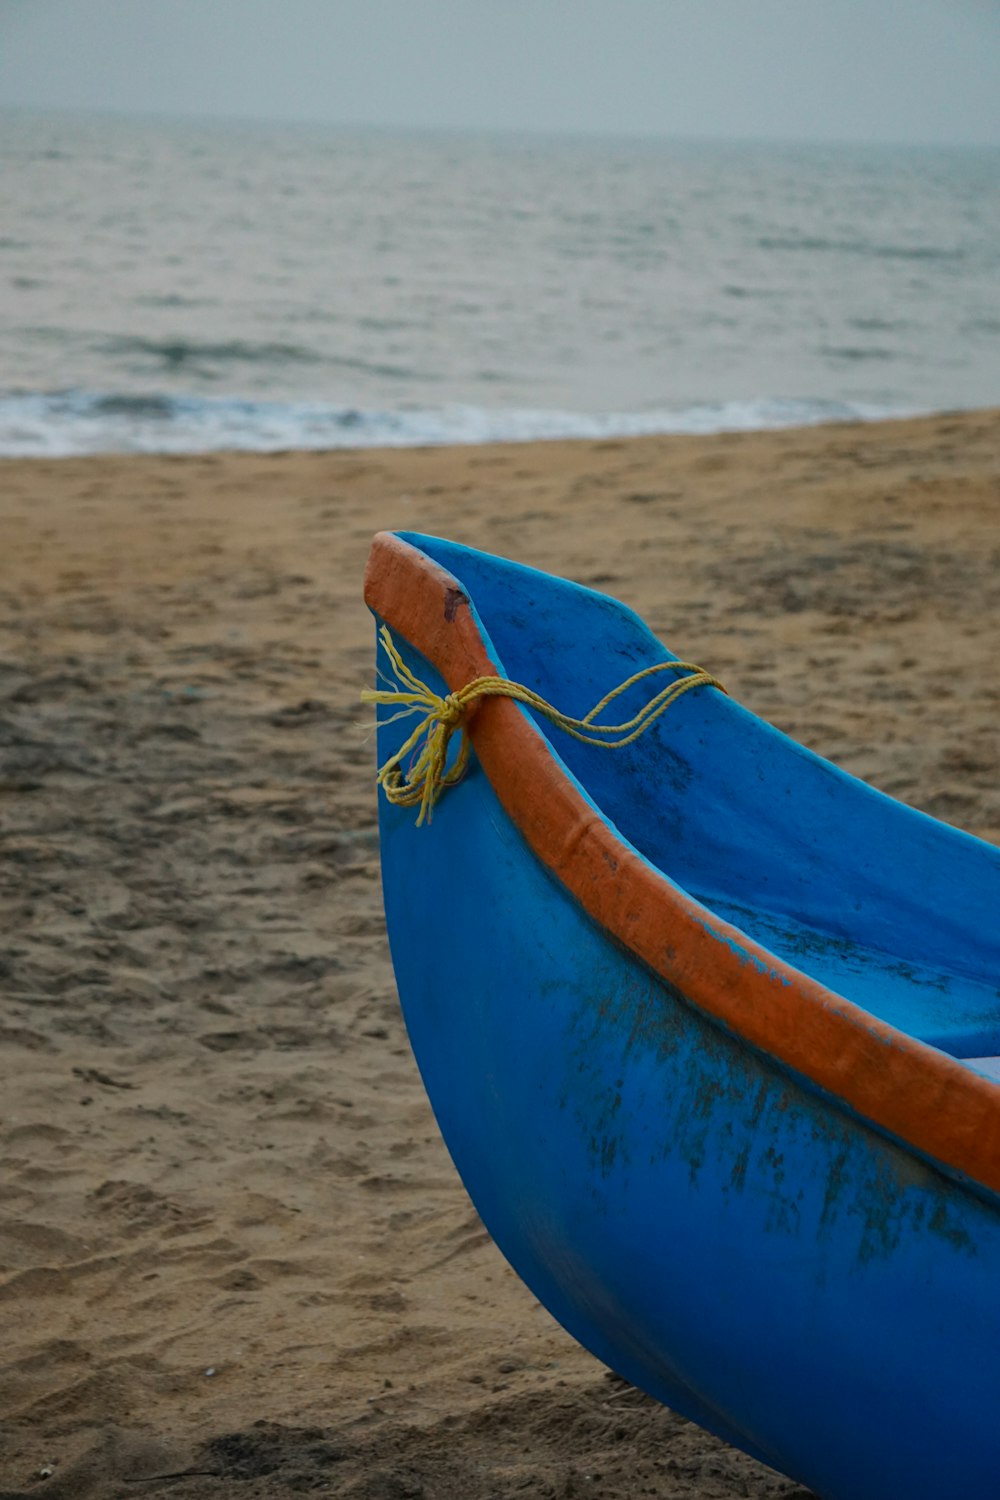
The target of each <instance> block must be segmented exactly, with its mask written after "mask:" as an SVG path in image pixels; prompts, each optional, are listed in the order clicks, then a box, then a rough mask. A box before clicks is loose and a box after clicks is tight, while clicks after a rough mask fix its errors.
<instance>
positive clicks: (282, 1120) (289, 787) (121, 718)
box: [0, 411, 1000, 1500]
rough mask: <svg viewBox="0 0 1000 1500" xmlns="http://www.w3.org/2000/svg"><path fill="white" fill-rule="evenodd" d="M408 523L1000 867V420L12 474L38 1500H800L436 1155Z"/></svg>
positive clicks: (21, 1222)
mask: <svg viewBox="0 0 1000 1500" xmlns="http://www.w3.org/2000/svg"><path fill="white" fill-rule="evenodd" d="M397 527H405V528H407V529H412V530H419V531H426V532H431V533H435V534H438V535H445V536H450V537H454V538H456V539H458V540H461V541H463V542H468V543H470V544H472V545H475V546H480V547H484V548H487V549H489V550H491V551H495V552H499V553H502V554H505V555H507V556H511V557H515V558H517V559H518V560H521V561H524V562H529V563H532V564H534V565H537V566H539V567H542V568H546V569H549V570H551V571H554V572H558V573H561V574H564V575H566V576H568V577H571V578H574V579H577V580H579V581H581V582H585V583H588V584H592V585H593V586H595V587H598V588H601V589H603V590H605V591H607V592H609V593H611V594H614V595H616V596H617V597H618V598H620V599H623V600H625V601H626V602H627V603H628V604H630V605H632V606H633V607H634V608H636V609H637V610H638V611H639V612H640V613H641V614H642V615H644V616H645V618H646V619H647V620H648V621H649V623H650V624H651V626H652V627H653V629H654V630H655V631H657V633H658V634H660V635H661V637H662V638H663V639H664V640H665V641H666V642H667V643H668V644H669V645H670V646H671V647H672V648H673V649H675V650H677V651H679V652H680V653H681V654H682V655H684V656H686V657H688V658H689V659H692V660H695V661H698V662H700V663H702V664H704V665H705V666H706V667H708V668H709V669H710V670H712V671H713V672H715V673H716V674H718V675H719V676H720V677H721V678H722V679H723V680H724V681H725V682H726V684H727V686H728V688H729V690H730V691H731V692H732V693H733V694H734V696H736V697H737V698H739V699H740V700H741V701H742V702H744V703H745V704H747V705H748V706H749V707H750V708H752V709H753V710H754V711H755V712H757V713H758V714H761V715H762V716H763V717H765V718H767V719H769V720H771V721H772V722H773V723H775V724H777V725H778V726H779V727H781V728H782V729H785V730H787V731H788V732H789V733H791V734H792V735H794V736H795V737H796V738H797V739H799V740H801V741H803V742H804V743H806V744H807V745H809V746H810V747H812V748H813V749H815V750H817V751H819V752H820V753H821V754H823V755H825V756H828V757H829V758H830V759H832V760H834V761H836V762H837V763H838V764H840V765H841V766H844V767H845V768H847V769H848V770H850V771H852V772H854V773H856V774H858V775H860V776H862V777H864V778H866V779H868V780H870V781H872V782H874V783H875V784H876V785H878V786H880V787H881V788H883V789H884V790H886V791H888V792H891V793H892V794H893V795H895V796H897V797H899V798H901V799H902V800H904V801H907V802H910V803H912V804H914V805H916V806H919V807H922V808H923V809H925V810H926V811H928V812H930V813H932V814H934V815H936V816H938V817H941V818H944V819H946V820H947V821H949V822H953V823H956V824H958V825H960V826H961V827H964V828H966V829H968V830H970V831H972V832H974V833H976V834H979V835H980V836H982V837H985V838H988V839H992V840H994V841H997V840H1000V784H998V781H997V774H996V773H997V762H998V754H997V752H998V711H1000V651H998V624H1000V411H997V412H975V413H965V414H958V415H942V416H937V417H930V418H924V419H919V420H913V421H906V422H892V423H884V424H878V425H872V426H861V425H843V426H834V427H826V428H812V429H801V430H791V431H786V432H771V433H763V432H756V433H748V434H739V435H727V436H715V437H707V438H695V437H672V438H643V439H634V440H626V441H618V440H615V441H598V442H577V443H559V442H553V443H546V444H526V445H520V446H503V447H488V448H474V447H464V448H450V449H449V448H424V449H416V450H394V451H390V450H378V451H371V452H366V453H359V452H344V451H342V452H334V453H294V452H290V453H278V454H273V455H259V454H248V455H235V454H225V455H221V454H212V455H209V456H198V457H190V458H186V457H181V458H167V457H162V458H161V457H107V458H78V459H65V460H58V461H56V460H41V459H36V460H23V461H22V460H9V461H4V462H3V463H2V464H0V535H2V539H3V540H2V546H0V910H2V919H3V929H4V934H5V936H4V942H3V944H2V946H0V999H2V1006H0V1077H2V1079H3V1087H2V1094H0V1161H2V1168H0V1170H2V1179H0V1180H2V1191H0V1304H2V1318H3V1322H2V1326H3V1341H2V1346H0V1496H2V1495H6V1496H8V1497H9V1496H10V1495H12V1494H16V1495H20V1494H30V1495H45V1496H47V1497H54V1500H75V1497H83V1496H95V1497H104V1496H107V1497H117V1496H122V1495H126V1494H127V1495H131V1494H142V1495H144V1496H154V1497H167V1496H170V1497H172V1500H207V1497H215V1496H219V1497H227V1500H228V1497H237V1496H238V1497H241V1500H271V1497H285V1496H291V1495H293V1494H299V1493H302V1492H315V1493H319V1494H323V1495H337V1496H350V1497H356V1500H413V1497H425V1500H487V1497H489V1500H493V1497H502V1496H514V1495H525V1496H531V1497H535V1496H539V1497H553V1500H556V1497H559V1500H562V1497H567V1500H568V1497H577V1496H583V1495H589V1496H594V1497H609V1500H626V1497H629V1500H631V1497H637V1496H655V1497H664V1500H666V1497H670V1500H674V1497H678V1500H679V1497H691V1500H723V1497H727V1500H728V1497H730V1496H732V1497H736V1496H740V1497H753V1500H762V1497H765V1496H767V1497H778V1496H781V1497H785V1500H790V1497H793V1496H795V1497H800V1500H801V1497H803V1496H804V1492H803V1491H802V1490H801V1489H799V1488H797V1487H796V1486H795V1485H794V1484H792V1483H791V1482H790V1481H788V1480H785V1479H783V1478H782V1477H780V1476H778V1475H775V1474H773V1473H772V1472H771V1471H769V1470H767V1469H765V1468H763V1467H762V1466H761V1465H759V1464H757V1463H755V1462H753V1461H752V1460H751V1459H749V1458H747V1457H745V1456H744V1455H742V1454H739V1453H735V1452H733V1451H732V1450H730V1449H728V1448H726V1447H725V1446H724V1445H722V1444H721V1443H718V1442H716V1441H715V1440H714V1439H712V1438H710V1437H708V1436H706V1435H705V1434H704V1433H702V1432H701V1431H700V1430H698V1429H697V1428H694V1427H692V1426H691V1425H690V1424H688V1423H687V1422H685V1421H683V1420H681V1419H680V1418H679V1417H677V1416H675V1415H674V1414H672V1413H670V1412H668V1411H666V1410H664V1409H662V1408H660V1407H658V1406H657V1405H656V1404H655V1403H653V1402H652V1401H650V1400H649V1399H648V1398H646V1397H644V1396H643V1395H641V1394H640V1393H639V1392H637V1391H635V1390H633V1389H632V1388H630V1387H629V1386H627V1385H625V1384H624V1383H623V1382H621V1381H620V1380H618V1379H617V1378H616V1377H614V1376H612V1375H610V1374H609V1373H608V1372H606V1371H605V1370H604V1369H603V1367H602V1366H600V1365H599V1364H598V1363H597V1362H596V1361H595V1360H594V1359H592V1358H591V1356H589V1355H588V1354H587V1353H585V1352H584V1351H583V1350H582V1349H580V1348H579V1347H578V1346H576V1345H575V1344H574V1343H573V1342H572V1340H570V1339H569V1337H568V1336H567V1335H566V1334H565V1333H564V1332H563V1331H562V1330H561V1329H560V1328H559V1327H558V1326H557V1325H556V1324H555V1323H554V1322H553V1320H552V1319H551V1318H550V1317H549V1316H548V1314H547V1313H546V1312H545V1311H544V1310H543V1309H542V1308H541V1307H540V1306H539V1304H538V1303H537V1302H536V1301H535V1300H534V1299H533V1297H532V1296H531V1295H530V1293H529V1292H528V1291H527V1290H526V1289H525V1288H524V1286H523V1285H522V1284H521V1283H520V1281H519V1280H518V1279H517V1278H516V1276H515V1275H514V1274H513V1272H512V1271H510V1270H509V1268H508V1267H507V1266H506V1264H505V1263H504V1261H503V1260H502V1258H501V1256H500V1255H499V1253H498V1252H497V1251H496V1249H495V1248H494V1247H493V1245H492V1243H491V1242H490V1240H489V1238H488V1236H487V1235H486V1233H485V1231H484V1230H483V1228H482V1226H481V1225H480V1223H479V1221H478V1219H477V1216H476V1214H475V1212H474V1210H473V1209H472V1207H471V1205H470V1203H469V1201H468V1199H467V1197H466V1196H465V1193H464V1190H463V1188H462V1186H461V1184H460V1182H459V1180H458V1178H457V1176H456V1174H455V1172H454V1170H453V1168H452V1166H451V1163H450V1161H449V1159H448V1157H447V1154H446V1152H445V1150H444V1147H443V1145H442V1144H441V1141H440V1139H439V1137H438V1134H437V1131H436V1128H435V1125H434V1121H433V1118H432V1116H431V1113H430V1110H429V1107H428V1105H427V1103H426V1100H425V1097H424V1094H423V1090H422V1088H421V1085H420V1082H419V1078H418V1076H417V1073H416V1069H415V1066H414V1064H413V1062H412V1059H411V1056H410V1053H409V1049H408V1046H407V1042H406V1037H405V1032H404V1029H403V1025H402V1022H401V1019H400V1016H399V1012H398V1007H397V1003H396V997H395V989H394V983H393V975H392V968H391V964H390V961H389V955H388V949H387V945H386V940H385V931H384V925H383V919H382V910H381V902H380V894H379V869H378V845H377V832H376V801H375V787H374V779H373V770H374V768H373V760H374V750H373V744H372V739H371V735H370V727H369V723H368V718H369V715H368V714H367V712H366V711H364V710H362V708H361V706H360V704H359V702H358V694H359V691H360V689H361V687H362V686H364V685H365V684H366V682H367V681H368V678H369V676H370V671H371V660H372V624H371V620H370V617H369V616H368V614H367V611H366V610H365V608H364V606H363V603H362V601H361V575H362V571H363V568H364V562H365V558H366V555H367V551H368V546H369V543H370V540H371V537H372V534H373V533H374V532H375V531H377V530H380V529H385V528H390V529H391V528H397ZM844 1440H845V1442H849V1441H850V1434H849V1433H845V1435H844ZM887 1500H905V1497H887Z"/></svg>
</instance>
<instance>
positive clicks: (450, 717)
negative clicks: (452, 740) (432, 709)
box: [437, 693, 466, 730]
mask: <svg viewBox="0 0 1000 1500" xmlns="http://www.w3.org/2000/svg"><path fill="white" fill-rule="evenodd" d="M438 701H439V702H440V704H441V707H440V708H439V710H438V713H437V721H438V723H439V724H441V725H443V726H444V727H445V728H446V729H451V730H454V729H456V728H457V727H458V725H459V724H461V722H462V720H463V719H464V718H465V712H466V705H465V704H464V703H463V702H462V700H461V698H460V697H459V696H458V694H457V693H446V694H445V696H444V697H443V698H441V699H439V700H438Z"/></svg>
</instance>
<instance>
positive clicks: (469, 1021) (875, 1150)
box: [379, 634, 1000, 1500]
mask: <svg viewBox="0 0 1000 1500" xmlns="http://www.w3.org/2000/svg"><path fill="white" fill-rule="evenodd" d="M396 644H397V646H400V647H402V649H403V653H404V657H405V659H406V660H407V662H408V664H409V665H410V666H411V668H412V669H413V670H414V671H415V672H416V673H417V674H418V676H420V677H421V678H422V679H423V680H425V681H428V682H430V683H431V684H432V685H436V688H437V690H438V691H444V690H445V685H444V683H443V682H441V680H440V679H439V678H438V677H437V675H436V673H435V671H434V669H433V667H432V666H431V664H430V663H429V662H428V661H426V660H425V659H424V658H423V657H422V656H421V655H420V654H419V653H417V652H416V651H414V649H413V648H412V646H411V645H410V644H409V643H407V642H404V641H401V640H400V639H399V637H398V634H397V637H396ZM381 665H382V666H383V667H384V666H385V665H386V664H385V663H384V661H383V662H382V663H381ZM388 717H389V716H388V714H386V715H384V716H383V723H382V724H381V726H380V729H379V758H380V762H384V760H385V759H386V758H387V757H388V756H389V755H390V754H392V753H393V751H394V750H395V749H396V748H398V746H399V744H400V743H401V741H402V739H403V738H404V737H405V734H406V732H407V726H405V724H404V725H401V724H398V723H397V724H389V723H387V722H385V720H386V719H387V718H388ZM380 825H381V840H382V864H383V881H384V893H385V905H386V916H387V925H388V930H389V938H390V943H391V947H392V954H393V962H394V965H395V970H396V975H397V982H398V986H399V993H400V999H401V1002H402V1006H403V1011H404V1015H405V1018H406V1023H407V1027H408V1030H409V1034H410V1037H411V1041H412V1045H413V1049H414V1053H415V1056H416V1058H417V1062H418V1065H419V1067H420V1070H421V1073H422V1075H423V1078H424V1082H425V1084H426V1087H427V1091H428V1094H429V1097H430V1099H431V1102H432V1105H433V1107H434V1110H435V1114H436V1116H437V1119H438V1122H439V1124H440V1127H441V1130H442V1133H443V1135H444V1138H445V1141H446V1143H447V1145H448V1148H449V1150H450V1152H451V1154H452V1157H453V1159H454V1161H455V1164H456V1166H457V1168H458V1171H459V1172H460V1174H461V1176H462V1179H463V1181H464V1183H465V1186H466V1188H467V1189H468V1191H469V1193H470V1196H471V1197H472V1199H473V1202H474V1203H475V1205H476V1207H477V1209H478V1211H479V1213H480V1214H481V1216H482V1218H483V1221H484V1223H485V1224H486V1226H487V1228H488V1229H489V1231H490V1233H491V1234H492V1236H493V1237H494V1239H495V1240H496V1242H497V1244H498V1245H499V1247H500V1249H501V1250H502V1251H503V1253H504V1254H505V1255H506V1257H507V1258H508V1260H509V1261H510V1262H511V1264H512V1265H513V1267H514V1268H515V1270H516V1271H517V1272H518V1274H519V1275H520V1276H521V1277H522V1278H523V1279H524V1281H525V1282H526V1283H527V1284H528V1286H529V1287H530V1288H531V1289H532V1291H533V1292H534V1294H535V1295H536V1296H537V1297H538V1298H539V1300H540V1301H542V1302H543V1303H544V1304H545V1306H546V1307H548V1308H549V1310H550V1311H551V1312H552V1313H553V1314H554V1315H555V1316H556V1317H557V1318H558V1319H559V1320H560V1322H562V1323H563V1325H564V1326H565V1327H566V1328H567V1329H568V1331H569V1332H570V1333H571V1334H573V1336H574V1337H575V1338H577V1339H578V1340H579V1341H580V1342H581V1343H582V1344H584V1345H585V1346H586V1347H587V1348H588V1349H590V1350H591V1351H592V1352H593V1353H594V1354H595V1355H596V1356H597V1357H598V1358H599V1359H601V1360H603V1361H604V1362H605V1363H606V1364H607V1365H609V1366H610V1367H611V1368H613V1369H615V1370H616V1371H618V1373H620V1374H621V1375H623V1376H624V1377H626V1378H627V1379H629V1380H631V1381H632V1382H634V1383H635V1384H636V1385H638V1386H640V1387H642V1388H643V1389H644V1390H647V1391H648V1392H650V1393H651V1394H652V1395H654V1396H656V1397H657V1398H658V1399H660V1400H661V1401H663V1402H665V1403H666V1404H668V1405H670V1406H671V1407H673V1408H674V1409H676V1410H677V1411H679V1412H681V1413H683V1414H684V1415H686V1416H688V1417H690V1418H691V1419H693V1420H694V1421H696V1422H698V1423H700V1424H701V1425H703V1426H704V1427H706V1428H708V1429H709V1430H711V1431H713V1432H715V1433H716V1434H718V1435H719V1436H720V1437H722V1438H724V1439H726V1440H727V1441H730V1442H732V1443H734V1444H737V1445H738V1446H740V1447H742V1448H744V1449H746V1450H747V1451H748V1452H750V1453H753V1454H754V1455H755V1456H757V1457H758V1458H761V1459H763V1460H764V1461H765V1462H767V1463H770V1464H771V1465H773V1466H774V1467H775V1468H777V1469H779V1470H781V1471H782V1472H784V1473H786V1474H789V1475H791V1476H792V1477H794V1478H795V1479H797V1480H799V1481H800V1482H802V1483H803V1484H806V1485H808V1486H809V1487H810V1488H811V1489H813V1490H814V1491H815V1492H816V1494H818V1495H820V1496H823V1497H826V1500H886V1497H890V1496H895V1495H906V1496H907V1500H940V1497H941V1496H942V1495H945V1494H948V1493H961V1494H962V1495H963V1496H964V1497H966V1500H977V1497H980V1496H981V1497H983V1500H985V1497H987V1496H990V1497H993V1496H995V1494H996V1491H997V1476H998V1475H1000V1429H998V1425H997V1423H996V1421H995V1398H996V1394H997V1392H998V1391H1000V1297H998V1295H997V1279H996V1268H997V1267H998V1265H1000V1213H998V1208H997V1201H996V1199H995V1197H994V1196H993V1195H992V1194H990V1193H988V1192H983V1191H980V1190H978V1189H976V1188H975V1187H973V1186H971V1185H969V1184H967V1183H964V1182H963V1181H962V1180H961V1179H960V1178H959V1177H957V1176H956V1175H955V1174H954V1173H952V1172H949V1171H945V1170H942V1169H941V1168H940V1167H939V1166H937V1165H935V1164H934V1163H933V1162H931V1161H929V1160H927V1159H925V1158H924V1157H922V1156H921V1155H920V1154H919V1153H915V1152H913V1151H912V1150H911V1149H909V1148H908V1147H907V1146H906V1145H905V1144H904V1143H901V1142H897V1141H894V1140H893V1139H892V1138H891V1137H889V1136H887V1135H886V1134H885V1133H884V1132H883V1131H880V1130H876V1129H874V1128H872V1127H871V1126H870V1125H869V1124H867V1123H865V1122H864V1121H863V1120H861V1119H859V1118H857V1117H856V1116H855V1115H853V1114H852V1113H851V1111H850V1110H849V1109H846V1108H845V1107H844V1106H843V1105H842V1103H841V1102H840V1101H838V1100H837V1099H835V1098H831V1097H829V1096H828V1095H826V1094H825V1093H824V1092H823V1091H822V1090H820V1089H817V1088H816V1087H815V1086H814V1085H813V1084H812V1083H811V1082H810V1081H809V1080H808V1079H803V1078H801V1077H798V1076H796V1074H795V1073H794V1072H792V1071H790V1070H788V1069H787V1068H785V1067H782V1066H781V1065H779V1064H778V1063H776V1062H775V1060H774V1059H773V1058H771V1057H769V1056H767V1055H766V1054H765V1053H763V1052H761V1051H760V1050H759V1049H757V1048H755V1047H753V1046H751V1045H749V1044H748V1043H747V1042H746V1041H745V1040H743V1039H742V1038H741V1037H740V1036H738V1035H736V1034H734V1033H733V1032H732V1031H730V1030H729V1029H727V1028H726V1027H725V1026H723V1025H720V1024H719V1022H718V1021H717V1020H716V1019H714V1018H712V1017H711V1016H707V1015H706V1014H705V1013H704V1011H703V1010H702V1009H701V1008H699V1006H698V1005H697V1004H694V1003H691V999H690V997H689V996H687V995H685V994H684V993H683V992H682V990H680V989H678V988H675V987H673V986H672V985H671V984H669V983H668V982H667V981H666V980H665V979H664V978H663V977H662V975H659V974H657V973H655V972H653V971H652V970H651V969H650V968H649V967H648V966H647V965H646V964H644V963H642V962H641V961H640V960H638V959H637V958H636V956H635V955H634V954H633V953H631V952H629V951H628V950H627V948H625V947H623V945H622V944H621V943H620V942H619V941H617V940H616V938H614V937H613V936H612V935H611V934H609V933H608V932H607V931H606V930H605V929H604V928H603V927H602V926H601V925H599V924H598V923H597V922H595V921H594V920H593V919H592V918H591V917H590V916H588V914H587V913H586V912H585V911H584V910H583V909H582V907H581V905H580V904H579V902H578V901H576V900H575V899H574V898H573V897H572V896H571V895H570V894H569V893H568V892H567V890H566V889H565V887H564V885H563V884H562V883H561V882H560V881H559V880H558V879H556V878H555V877H554V876H553V874H552V873H551V872H550V871H549V870H548V869H546V868H545V866H544V865H543V864H542V863H541V862H540V861H539V860H538V858H537V857H536V855H535V854H534V853H533V852H532V850H531V849H530V848H529V847H528V844H527V843H526V841H525V839H524V837H523V835H522V833H521V831H520V830H519V829H518V827H517V826H516V825H515V824H514V822H513V821H512V819H511V818H510V817H509V816H508V814H507V812H506V811H505V809H504V807H503V806H502V805H501V802H500V801H499V799H498V798H497V796H496V794H495V792H494V790H493V788H492V786H491V784H490V782H489V780H488V779H487V777H486V776H485V775H484V774H483V772H482V769H481V768H480V766H479V765H478V764H477V762H476V760H475V757H473V761H472V765H471V769H470V772H469V774H468V775H467V776H466V778H465V780H464V781H463V782H462V783H461V784H460V785H459V786H458V787H456V788H455V789H454V790H452V791H450V792H449V793H448V795H447V796H446V797H445V798H444V799H443V800H442V801H441V803H440V804H439V806H438V808H437V809H436V810H435V814H434V820H433V824H432V826H431V828H430V829H428V828H417V827H416V825H415V822H414V817H413V814H412V811H410V810H407V809H402V808H397V807H393V806H390V805H389V804H388V803H387V801H386V800H385V799H384V798H381V799H380Z"/></svg>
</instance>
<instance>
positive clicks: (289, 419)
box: [0, 390, 915, 458]
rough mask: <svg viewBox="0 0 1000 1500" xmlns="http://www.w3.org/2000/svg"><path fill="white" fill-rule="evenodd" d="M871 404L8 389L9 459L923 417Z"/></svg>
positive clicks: (399, 444)
mask: <svg viewBox="0 0 1000 1500" xmlns="http://www.w3.org/2000/svg"><path fill="white" fill-rule="evenodd" d="M914 414H915V412H914V411H913V410H906V411H904V410H902V409H900V408H898V407H895V408H889V407H881V406H875V405H870V404H864V403H848V402H840V401H820V400H816V401H810V400H787V401H781V400H748V401H725V402H717V403H707V402H706V403H703V404H700V405H692V406H685V407H678V408H675V409H670V408H664V409H661V410H655V411H652V410H651V411H633V412H603V413H602V412H597V413H594V412H572V411H544V410H510V409H500V408H497V409H490V408H486V407H477V406H462V405H449V406H440V407H426V408H404V409H400V410H397V411H376V410H363V409H361V408H356V407H345V406H331V405H325V404H323V403H320V402H305V401H302V402H272V401H253V400H244V399H241V398H237V397H228V398H204V397H200V396H171V395H163V394H160V393H158V392H145V393H138V394H118V393H114V392H97V391H80V390H73V391H48V392H37V391H35V392H32V391H8V392H2V391H0V454H2V455H4V456H7V457H49V458H52V457H68V456H71V455H74V454H86V453H205V452H212V451H220V450H226V449H241V450H245V451H253V452H260V453H266V452H274V451H276V450H281V449H288V448H313V449H320V448H409V447H426V446H436V445H441V444H447V443H500V442H532V441H537V440H539V439H554V438H613V437H640V436H650V435H654V434H657V433H692V434H694V433H713V432H746V431H754V430H766V429H776V428H783V427H805V426H813V425H816V424H818V423H824V422H850V421H877V420H879V419H882V418H886V417H895V416H908V415H914Z"/></svg>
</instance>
